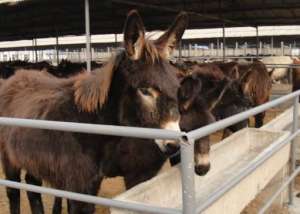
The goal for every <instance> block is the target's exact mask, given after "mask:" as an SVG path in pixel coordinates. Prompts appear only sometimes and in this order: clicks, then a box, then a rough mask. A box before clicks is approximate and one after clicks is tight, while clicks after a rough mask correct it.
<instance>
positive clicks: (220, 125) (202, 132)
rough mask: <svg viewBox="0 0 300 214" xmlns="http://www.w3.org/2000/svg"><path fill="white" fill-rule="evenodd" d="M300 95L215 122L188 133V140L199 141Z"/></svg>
mask: <svg viewBox="0 0 300 214" xmlns="http://www.w3.org/2000/svg"><path fill="white" fill-rule="evenodd" d="M299 95H300V90H298V91H295V92H293V93H290V94H288V95H285V96H282V97H280V98H277V99H275V100H272V101H270V102H267V103H265V104H262V105H260V106H257V107H255V108H252V109H250V110H247V111H244V112H242V113H239V114H236V115H234V116H231V117H228V118H226V119H223V120H220V121H217V122H214V123H212V124H210V125H207V126H204V127H201V128H199V129H196V130H193V131H190V132H188V133H187V134H186V135H187V137H188V138H192V139H195V140H196V139H199V138H201V137H204V136H207V135H209V134H211V133H213V132H216V131H218V130H220V129H224V128H226V127H228V126H230V125H232V124H235V123H238V122H240V121H242V120H245V119H248V118H249V117H250V116H253V115H256V114H258V113H260V112H263V111H266V110H267V109H269V108H272V107H274V106H277V105H279V104H281V103H284V102H286V101H288V100H290V99H292V98H294V97H296V96H299Z"/></svg>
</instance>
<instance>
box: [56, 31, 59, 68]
mask: <svg viewBox="0 0 300 214" xmlns="http://www.w3.org/2000/svg"><path fill="white" fill-rule="evenodd" d="M55 49H56V64H57V65H58V64H59V47H58V33H57V31H56V40H55Z"/></svg>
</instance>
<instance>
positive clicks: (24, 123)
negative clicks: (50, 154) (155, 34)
mask: <svg viewBox="0 0 300 214" xmlns="http://www.w3.org/2000/svg"><path fill="white" fill-rule="evenodd" d="M299 95H300V91H297V92H293V93H291V94H289V95H285V96H283V97H281V98H278V99H276V100H273V101H271V102H268V103H266V104H263V105H261V106H258V107H256V108H253V109H250V110H248V111H246V112H243V113H240V114H237V115H234V116H232V117H229V118H227V119H224V120H222V121H218V122H216V123H214V124H211V125H208V126H205V127H203V128H200V129H197V130H193V131H191V132H187V133H185V132H176V131H168V130H159V129H149V128H133V127H121V126H108V125H92V124H78V123H70V122H55V121H42V120H30V119H18V118H0V124H1V125H4V126H20V127H27V128H38V129H49V130H57V131H67V132H81V133H92V134H101V135H116V136H123V137H135V138H147V139H171V140H178V141H180V142H181V167H180V168H181V178H182V209H178V208H166V207H159V206H151V205H148V204H144V203H140V202H128V201H122V200H115V199H107V198H103V197H95V196H89V195H84V194H79V193H72V192H67V191H62V190H56V189H50V188H47V187H39V186H34V185H28V184H23V183H18V182H12V181H9V180H3V179H1V180H0V184H1V185H3V186H8V187H12V188H19V189H23V190H26V191H33V192H38V193H43V194H50V195H54V196H58V197H63V198H68V199H73V200H78V201H82V202H88V203H94V204H98V205H104V206H110V207H114V208H120V209H126V210H133V211H137V212H145V213H186V214H192V213H199V212H202V211H204V210H205V209H207V208H208V207H209V206H211V205H212V204H213V203H214V202H215V201H217V200H218V199H219V198H220V197H222V196H223V195H224V194H225V193H226V192H228V191H229V190H231V189H232V188H234V187H235V186H236V185H238V184H239V183H240V182H241V180H243V179H244V178H246V177H247V176H249V174H251V173H252V172H254V171H255V170H256V169H257V167H259V166H260V165H261V164H263V163H265V162H266V161H267V160H268V159H269V158H271V157H272V156H273V155H274V154H275V153H276V152H278V151H280V150H281V149H282V148H283V147H285V146H286V145H289V143H290V142H292V143H291V175H290V177H289V179H288V181H287V182H285V183H284V184H283V186H282V187H281V188H279V189H278V191H277V192H276V193H275V195H274V197H272V198H270V201H269V202H268V203H267V204H266V206H265V207H263V208H262V210H261V213H263V212H264V211H265V210H266V208H268V206H269V205H270V204H271V202H272V200H274V199H275V196H276V195H277V194H279V193H280V192H281V191H282V190H283V189H284V187H285V186H287V185H290V186H289V201H290V203H291V204H292V203H293V184H292V183H291V182H292V180H293V179H294V178H295V176H296V175H297V174H298V173H299V172H300V169H299V168H295V167H296V164H295V161H296V160H295V144H294V143H293V139H294V138H295V137H296V136H297V135H298V134H299V133H300V131H299V129H298V116H299V113H298V109H299V103H298V100H299V99H298V97H299ZM291 99H293V100H294V104H293V109H294V111H293V115H294V116H293V129H292V131H291V133H290V134H288V135H287V136H286V137H284V138H283V139H282V138H281V139H280V141H279V142H277V143H276V146H274V147H271V148H270V149H268V150H267V151H266V152H265V153H264V155H260V156H259V158H256V159H255V160H254V161H253V162H251V165H249V166H247V167H246V168H245V169H244V170H243V171H241V172H240V173H239V174H238V175H237V176H235V177H232V178H231V179H230V181H229V182H228V183H225V184H223V185H222V186H220V187H219V188H218V189H217V190H215V191H214V192H212V194H211V195H210V196H209V197H208V199H207V201H206V202H205V203H203V204H197V203H196V198H195V191H196V190H195V183H194V167H193V166H194V152H193V148H194V141H195V140H196V139H199V138H201V137H203V136H206V135H208V134H211V133H213V132H215V131H217V130H219V129H223V128H225V127H227V126H229V125H232V124H234V123H236V122H239V121H241V120H244V119H246V118H248V117H250V116H252V115H255V114H257V113H259V112H262V111H265V110H267V109H268V108H271V107H274V106H276V105H279V104H281V103H284V102H287V101H288V100H291ZM166 194H168V193H166Z"/></svg>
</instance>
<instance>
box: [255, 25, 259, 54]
mask: <svg viewBox="0 0 300 214" xmlns="http://www.w3.org/2000/svg"><path fill="white" fill-rule="evenodd" d="M255 29H256V58H258V56H259V51H258V48H259V38H258V26H256V28H255Z"/></svg>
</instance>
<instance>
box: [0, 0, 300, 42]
mask: <svg viewBox="0 0 300 214" xmlns="http://www.w3.org/2000/svg"><path fill="white" fill-rule="evenodd" d="M1 2H5V3H1ZM0 3H1V4H0V29H1V30H0V41H8V40H20V39H32V38H45V37H53V36H56V35H59V36H64V35H82V34H84V33H85V27H84V23H85V22H84V0H19V1H18V0H13V1H11V0H2V1H1V0H0ZM130 9H138V10H139V12H140V14H141V15H142V17H143V19H144V22H145V25H146V27H147V30H158V29H165V28H166V27H167V26H168V25H169V24H170V22H171V21H172V20H173V19H174V16H175V15H176V14H177V13H178V12H179V11H181V10H185V11H187V12H189V14H190V24H189V28H190V29H195V28H215V27H222V26H223V23H225V26H226V27H234V26H262V25H264V26H268V25H295V24H296V25H297V24H299V23H300V1H299V0H163V1H162V0H90V13H91V33H92V34H109V33H121V32H122V28H123V24H124V19H125V16H126V14H127V12H128V11H129V10H130Z"/></svg>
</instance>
